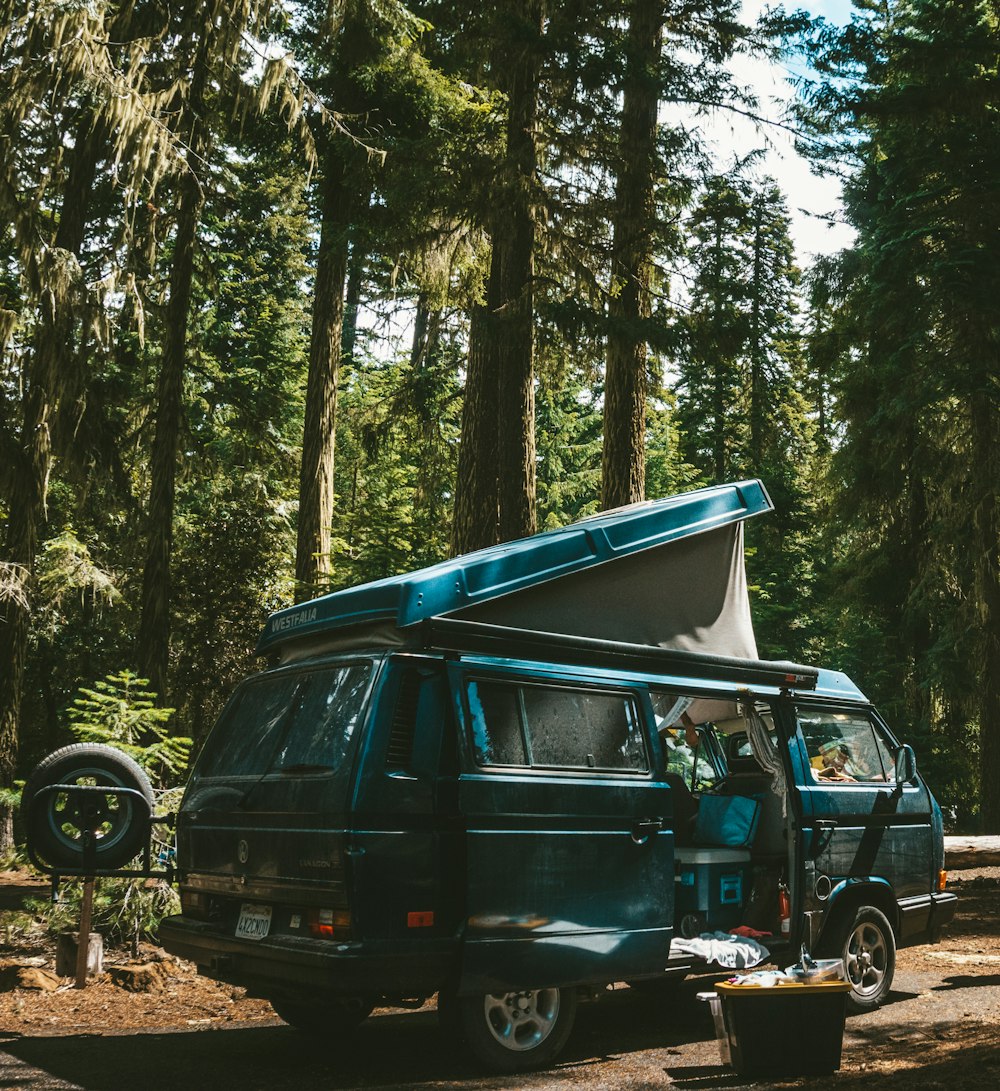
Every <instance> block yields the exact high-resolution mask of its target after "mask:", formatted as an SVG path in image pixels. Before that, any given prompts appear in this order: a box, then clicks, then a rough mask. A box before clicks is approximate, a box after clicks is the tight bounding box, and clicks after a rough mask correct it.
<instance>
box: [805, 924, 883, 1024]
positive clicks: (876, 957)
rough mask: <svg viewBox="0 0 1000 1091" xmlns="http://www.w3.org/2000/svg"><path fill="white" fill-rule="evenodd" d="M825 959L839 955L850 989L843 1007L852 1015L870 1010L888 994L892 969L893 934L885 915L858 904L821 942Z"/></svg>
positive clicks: (877, 1005)
mask: <svg viewBox="0 0 1000 1091" xmlns="http://www.w3.org/2000/svg"><path fill="white" fill-rule="evenodd" d="M823 950H824V951H825V952H828V954H827V957H829V958H842V959H843V960H844V970H845V971H846V975H847V980H848V982H849V983H850V985H851V991H850V992H849V993H848V994H847V1010H848V1011H849V1012H852V1013H854V1014H862V1013H864V1012H869V1011H874V1010H875V1009H876V1008H877V1007H879V1006H880V1005H881V1004H882V1002H883V1001H884V1000H885V998H886V997H887V996H888V995H889V990H890V988H891V987H892V977H893V974H894V973H895V972H896V937H895V936H894V935H893V931H892V925H890V924H889V922H888V920H886V918H885V914H884V913H882V912H881V911H880V910H878V909H876V908H875V907H874V906H872V905H862V906H860V907H859V908H858V909H857V911H856V912H855V913H854V914H853V916H849V917H847V918H846V919H845V920H844V921H842V922H841V924H840V926H839V927H838V928H837V930H836V931H835V932H834V933H833V935H832V936H831V937H830V941H829V942H828V943H827V942H824V943H823Z"/></svg>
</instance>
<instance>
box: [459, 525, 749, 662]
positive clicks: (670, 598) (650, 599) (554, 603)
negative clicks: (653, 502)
mask: <svg viewBox="0 0 1000 1091" xmlns="http://www.w3.org/2000/svg"><path fill="white" fill-rule="evenodd" d="M451 616H453V617H456V618H461V619H463V620H468V621H482V622H487V623H489V624H492V625H506V626H510V627H512V628H517V629H535V630H538V631H540V632H550V633H562V634H564V635H567V636H589V637H595V638H598V639H601V640H620V641H623V642H626V643H630V644H648V645H651V646H658V647H661V648H675V649H677V650H679V651H691V652H710V653H711V654H713V655H729V656H735V657H736V658H739V659H756V658H757V642H756V639H755V637H754V631H753V623H752V620H751V617H750V600H749V596H748V594H747V581H746V570H745V568H744V564H743V524H742V523H735V524H731V525H729V526H725V527H720V528H719V529H717V530H711V531H706V532H705V533H702V534H696V535H694V536H692V537H689V538H682V539H680V540H679V541H674V542H669V543H667V544H665V545H662V546H659V547H657V548H654V549H648V550H644V551H642V552H640V553H636V554H633V555H631V556H628V557H624V558H622V559H621V560H618V561H616V562H614V563H613V564H605V565H598V566H597V567H596V568H591V569H587V570H586V571H584V572H577V573H574V574H572V575H570V576H563V577H561V578H559V579H554V580H549V581H548V582H546V583H543V584H541V585H539V586H538V587H532V588H529V589H527V590H524V591H518V592H516V593H515V594H512V595H504V596H503V597H502V598H499V599H495V600H493V601H491V602H487V603H483V604H482V605H477V606H473V607H470V608H469V609H467V610H460V611H456V612H455V613H454V614H452V615H451Z"/></svg>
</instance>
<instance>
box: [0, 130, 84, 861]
mask: <svg viewBox="0 0 1000 1091" xmlns="http://www.w3.org/2000/svg"><path fill="white" fill-rule="evenodd" d="M102 140H103V129H101V130H100V131H98V129H97V128H95V127H94V126H93V124H92V119H91V118H89V117H88V118H87V119H86V120H85V121H84V123H83V124H81V126H80V128H79V132H78V135H77V143H76V152H75V154H74V158H73V163H72V166H71V168H70V173H69V177H68V179H67V182H66V189H65V192H64V194H63V202H62V209H61V212H60V217H59V227H58V229H57V231H56V237H55V242H54V251H63V252H64V254H66V255H72V257H73V259H74V261H75V259H76V258H77V257H78V256H79V254H80V249H81V246H82V244H83V236H84V230H85V227H86V223H87V207H88V204H89V201H90V194H91V192H92V190H93V183H94V176H95V174H96V170H97V158H98V150H99V147H100V146H101V144H102ZM50 256H51V257H52V258H53V259H54V260H59V261H64V260H65V259H64V257H63V255H61V254H57V253H54V252H50ZM77 288H78V284H77V283H71V284H69V285H68V287H67V288H66V289H65V292H64V293H56V292H53V293H51V294H49V293H45V294H44V295H43V297H42V300H41V301H40V304H39V308H38V314H39V320H38V328H37V332H36V334H35V343H34V351H33V353H32V356H31V361H30V368H29V373H28V378H27V384H26V385H27V391H26V394H25V398H24V403H23V416H22V420H21V441H20V444H19V450H18V456H19V457H18V458H17V460H16V462H15V464H14V466H13V467H12V471H13V472H12V473H11V494H10V506H9V514H8V519H7V536H6V550H5V552H6V559H7V561H9V562H10V563H11V564H12V565H13V566H14V568H13V569H12V578H13V579H14V580H15V581H16V582H17V584H18V586H17V587H16V588H15V589H14V591H15V593H13V594H11V595H10V596H9V597H7V598H6V599H5V600H4V601H3V602H2V603H0V786H2V787H6V788H9V787H11V786H12V784H13V780H14V772H15V768H16V764H17V749H18V741H19V733H20V713H21V692H22V687H23V684H24V669H25V663H26V661H27V653H28V631H29V625H30V620H31V602H30V594H31V584H32V580H33V577H34V573H35V558H36V555H37V552H38V542H39V536H40V531H41V526H42V524H43V522H44V518H45V499H46V493H47V491H48V483H49V473H50V471H51V468H52V429H53V422H54V418H55V416H56V414H57V412H58V411H59V403H60V391H61V388H62V387H63V386H64V385H65V379H66V375H65V369H66V363H67V356H68V355H70V354H71V353H72V352H73V351H74V337H75V332H76V331H75V325H76V322H75V318H74V314H73V306H72V304H73V296H74V294H75V293H76V291H77ZM57 294H62V296H63V298H57ZM13 843H14V830H13V812H12V811H11V809H10V808H6V807H0V855H2V854H4V853H5V852H7V851H9V850H10V849H12V848H13Z"/></svg>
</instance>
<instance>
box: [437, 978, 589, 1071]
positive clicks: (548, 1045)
mask: <svg viewBox="0 0 1000 1091" xmlns="http://www.w3.org/2000/svg"><path fill="white" fill-rule="evenodd" d="M576 1009H577V994H576V992H575V990H573V989H522V990H520V991H517V992H506V993H487V994H486V995H485V996H483V995H481V994H480V995H478V996H457V997H456V996H450V997H449V996H447V995H446V996H443V997H442V996H439V997H438V1012H439V1015H440V1019H441V1025H442V1027H443V1028H444V1029H445V1031H446V1032H449V1033H455V1032H457V1033H458V1034H459V1036H460V1037H461V1039H462V1040H463V1041H464V1044H465V1046H466V1048H467V1049H468V1051H469V1052H470V1053H471V1054H472V1056H473V1057H474V1058H475V1059H476V1060H477V1061H479V1062H480V1063H482V1064H483V1065H485V1066H486V1067H488V1068H489V1069H490V1070H491V1071H493V1072H500V1073H514V1072H528V1071H530V1070H531V1069H534V1068H544V1067H545V1066H546V1065H549V1064H551V1063H552V1062H553V1061H554V1060H555V1058H556V1057H557V1056H558V1055H559V1054H560V1053H561V1052H562V1049H563V1047H564V1046H565V1045H566V1042H567V1041H568V1039H569V1036H570V1033H571V1032H572V1030H573V1023H574V1021H575V1019H576Z"/></svg>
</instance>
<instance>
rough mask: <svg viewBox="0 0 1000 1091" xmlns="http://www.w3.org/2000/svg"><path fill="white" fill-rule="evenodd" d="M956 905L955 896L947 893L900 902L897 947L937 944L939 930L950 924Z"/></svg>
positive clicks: (939, 935)
mask: <svg viewBox="0 0 1000 1091" xmlns="http://www.w3.org/2000/svg"><path fill="white" fill-rule="evenodd" d="M957 905H958V898H957V896H956V895H954V894H950V893H947V892H941V893H937V894H927V895H924V896H922V897H920V898H906V899H904V900H901V901H900V903H899V912H900V928H899V946H900V947H912V946H915V945H916V944H918V943H937V941H938V940H939V939H940V937H941V929H942V928H944V927H945V925H947V924H949V923H951V920H952V918H953V917H954V916H955V909H956V907H957Z"/></svg>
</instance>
